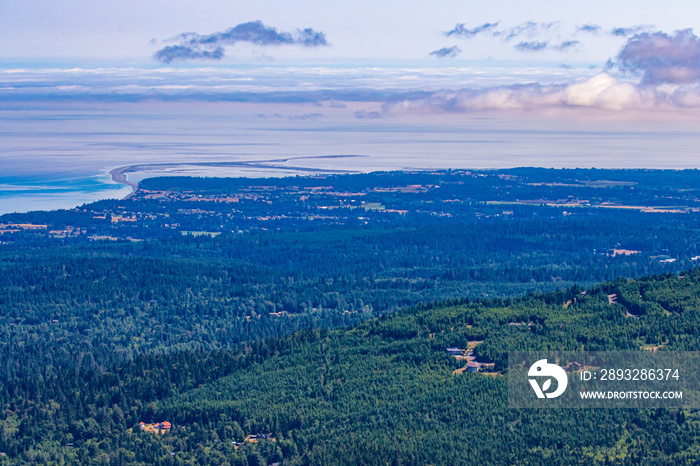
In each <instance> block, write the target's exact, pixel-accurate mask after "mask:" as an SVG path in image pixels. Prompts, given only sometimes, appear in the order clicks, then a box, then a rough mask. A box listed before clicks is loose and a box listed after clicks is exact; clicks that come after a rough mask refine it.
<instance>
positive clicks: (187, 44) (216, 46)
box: [153, 21, 328, 63]
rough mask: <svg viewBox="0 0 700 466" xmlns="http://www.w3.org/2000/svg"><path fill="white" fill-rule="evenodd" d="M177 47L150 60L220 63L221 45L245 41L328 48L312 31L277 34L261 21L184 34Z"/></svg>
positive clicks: (157, 54)
mask: <svg viewBox="0 0 700 466" xmlns="http://www.w3.org/2000/svg"><path fill="white" fill-rule="evenodd" d="M174 40H175V41H177V42H178V43H177V44H176V45H168V46H166V47H163V48H162V49H160V50H158V51H157V52H156V53H155V54H154V55H153V57H154V58H155V59H156V60H157V61H159V62H161V63H170V62H172V61H175V60H189V59H208V60H220V59H221V58H223V56H224V46H225V45H234V44H236V43H238V42H247V43H250V44H255V45H260V46H271V45H273V46H274V45H298V46H302V47H319V46H327V45H328V42H327V40H326V35H325V34H324V33H322V32H318V31H315V30H313V29H311V28H306V29H299V30H297V31H296V32H295V33H291V32H284V31H279V30H277V29H275V28H273V27H270V26H266V25H265V24H263V23H262V21H251V22H248V23H241V24H239V25H237V26H234V27H232V28H229V29H227V30H226V31H223V32H215V33H212V34H205V35H202V34H197V33H194V32H187V33H184V34H180V35H178V36H176V37H175V39H174Z"/></svg>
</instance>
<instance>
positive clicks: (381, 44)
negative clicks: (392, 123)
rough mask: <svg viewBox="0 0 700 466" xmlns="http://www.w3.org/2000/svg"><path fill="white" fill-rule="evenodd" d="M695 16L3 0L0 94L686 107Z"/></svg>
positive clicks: (570, 109) (474, 107)
mask: <svg viewBox="0 0 700 466" xmlns="http://www.w3.org/2000/svg"><path fill="white" fill-rule="evenodd" d="M697 21H700V4H698V3H697V2H692V1H688V0H685V1H669V2H658V1H644V0H642V1H639V0H637V1H616V2H614V3H613V2H609V1H600V0H591V1H586V2H573V1H561V0H556V1H554V0H533V1H522V0H520V1H518V0H503V1H496V2H494V1H479V0H445V1H440V2H426V1H415V0H381V1H359V2H348V1H343V2H340V1H316V0H313V1H299V0H296V1H295V0H292V1H284V2H282V1H273V0H267V1H266V0H263V1H236V2H233V1H224V0H204V1H197V2H190V1H182V0H174V1H162V0H155V1H148V2H143V1H136V0H123V1H119V2H116V1H113V0H90V1H86V0H71V1H65V0H53V1H47V0H35V1H26V0H24V1H21V0H3V1H2V2H0V97H4V98H5V99H3V100H6V101H10V102H15V101H23V102H24V101H32V100H34V101H41V102H43V101H47V100H48V101H51V100H54V101H55V100H60V101H65V100H76V101H86V100H97V101H99V100H102V101H104V100H118V101H133V100H143V99H156V100H158V99H161V100H168V99H170V100H173V99H175V100H182V99H193V100H198V99H200V100H205V101H212V100H223V101H243V100H245V101H264V102H280V103H290V102H308V101H318V102H328V101H337V102H338V104H337V105H340V103H343V102H351V103H357V102H360V103H363V104H364V105H359V106H358V105H354V104H353V105H351V106H352V107H353V111H352V112H351V113H352V115H353V116H355V117H356V118H359V119H363V118H380V117H391V116H396V115H403V114H420V115H431V114H450V113H479V112H499V111H505V112H513V111H527V112H533V111H534V112H536V113H537V114H538V115H545V116H547V115H550V116H552V117H555V118H558V117H559V116H560V115H561V114H562V113H564V114H568V115H570V116H571V117H574V118H575V117H576V115H577V114H580V115H583V116H584V117H585V118H591V117H590V115H589V113H586V112H587V111H589V110H591V109H593V110H596V111H597V110H602V113H607V114H608V115H613V116H616V117H620V116H627V117H639V113H640V111H643V112H644V113H645V114H649V113H653V115H652V116H651V118H654V117H658V118H660V119H664V120H667V119H669V118H670V119H675V118H693V119H694V118H695V117H696V114H697V112H696V109H697V108H698V107H700V91H698V83H700V39H698V37H697V36H696V35H695V33H694V32H693V28H694V27H695V26H696V24H695V22H697ZM356 107H357V108H358V109H355V108H356ZM360 107H361V108H360ZM646 117H650V115H646ZM596 118H597V116H596Z"/></svg>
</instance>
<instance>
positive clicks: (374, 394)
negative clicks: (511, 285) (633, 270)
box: [0, 270, 700, 464]
mask: <svg viewBox="0 0 700 466" xmlns="http://www.w3.org/2000/svg"><path fill="white" fill-rule="evenodd" d="M583 291H584V290H582V289H581V288H571V289H569V290H566V291H560V292H554V293H549V294H545V295H534V296H525V297H520V298H512V299H503V300H501V299H498V300H495V301H476V302H462V303H453V304H446V305H439V306H418V307H414V308H411V309H407V310H403V311H399V312H397V313H394V314H391V315H389V316H385V317H381V318H379V319H373V320H370V321H367V322H364V323H362V324H359V325H357V326H356V327H353V328H348V329H339V330H320V329H315V330H305V331H301V332H299V333H296V334H293V335H290V336H286V337H283V338H281V339H271V340H266V341H261V342H257V343H253V344H246V345H243V346H238V347H236V348H232V349H228V350H221V351H214V352H201V351H185V352H178V353H174V354H169V355H151V356H143V357H138V358H136V359H135V360H134V361H132V362H129V363H122V364H118V365H116V366H114V367H113V368H110V369H106V370H98V369H96V368H89V367H81V368H79V369H76V370H71V371H68V372H64V373H63V374H61V375H60V376H46V377H30V378H20V379H14V380H12V381H7V382H6V383H5V384H4V385H3V391H2V398H1V400H2V403H3V405H4V411H3V424H2V434H1V436H0V446H1V447H0V448H1V449H2V451H4V452H5V453H6V456H5V457H4V461H7V462H13V463H20V462H29V461H33V462H45V461H59V460H60V461H62V460H66V461H69V462H73V463H82V464H85V463H86V462H88V461H91V460H95V461H98V462H102V463H114V464H126V463H129V464H153V463H155V464H185V463H188V462H190V461H195V462H198V463H199V464H265V463H273V462H286V463H288V464H380V463H381V464H413V463H429V464H474V463H477V464H542V463H545V462H546V463H547V464H579V463H585V464H610V463H620V464H627V463H649V464H694V463H696V462H697V461H698V460H700V433H699V432H700V430H699V429H698V428H699V427H700V418H699V416H698V413H697V412H696V411H694V410H693V411H689V410H685V411H684V410H669V409H648V410H634V409H619V410H604V409H601V410H564V411H561V410H526V409H522V410H517V409H511V408H509V407H508V404H507V403H508V402H507V378H508V374H507V372H506V371H505V369H506V368H505V366H504V364H505V360H506V357H507V352H508V351H510V350H538V349H542V350H545V349H557V350H578V349H585V350H614V349H628V350H629V349H632V350H640V351H641V350H642V348H645V347H649V346H654V347H658V350H660V351H666V350H671V351H673V350H698V349H699V348H700V338H699V336H700V330H698V329H700V326H699V325H698V323H699V321H700V271H698V270H695V271H690V272H687V273H683V274H681V276H676V275H670V274H669V275H662V276H656V277H651V278H645V279H639V280H633V281H632V280H626V279H620V280H617V281H615V282H609V283H605V284H602V285H599V286H595V287H593V288H591V289H589V290H587V291H586V293H583ZM610 294H616V295H617V296H619V297H620V300H619V301H618V302H613V303H612V304H611V303H610V300H609V295H610ZM632 313H636V314H635V315H636V316H637V317H638V318H635V317H631V316H630V315H629V314H632ZM512 323H521V324H524V325H509V324H512ZM527 324H530V325H527ZM479 341H481V343H477V344H475V346H474V348H475V354H476V355H477V358H478V359H479V360H482V361H485V362H486V361H494V362H495V367H494V370H495V372H494V373H488V372H487V373H475V374H473V373H467V372H465V373H455V371H456V370H457V369H459V368H460V367H462V366H463V365H464V362H463V361H457V360H456V359H455V358H454V357H451V356H448V355H447V354H446V353H445V348H446V347H453V346H456V347H466V346H467V345H468V344H469V342H479ZM160 421H168V422H171V423H172V424H173V426H174V427H173V428H172V429H169V430H168V431H167V432H165V433H163V434H158V433H150V432H147V431H143V430H141V429H140V428H139V426H138V423H139V422H145V423H152V422H160ZM259 433H265V434H267V433H270V434H271V437H272V438H271V439H264V440H259V441H257V442H255V443H253V442H250V441H248V442H243V440H244V438H245V437H247V436H249V435H251V434H259ZM234 442H237V443H238V444H240V445H238V444H234Z"/></svg>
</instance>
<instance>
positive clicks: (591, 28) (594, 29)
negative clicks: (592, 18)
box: [576, 23, 601, 34]
mask: <svg viewBox="0 0 700 466" xmlns="http://www.w3.org/2000/svg"><path fill="white" fill-rule="evenodd" d="M600 30H601V27H600V26H599V25H597V24H591V23H588V24H584V25H582V26H579V27H577V28H576V32H587V33H589V34H598V33H599V32H600Z"/></svg>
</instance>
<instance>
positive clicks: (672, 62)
mask: <svg viewBox="0 0 700 466" xmlns="http://www.w3.org/2000/svg"><path fill="white" fill-rule="evenodd" d="M617 61H618V66H619V67H620V69H622V70H623V71H629V72H632V73H635V74H640V75H642V76H643V79H642V83H643V84H663V83H674V84H681V83H695V82H700V38H698V36H696V35H695V34H694V33H693V30H692V29H685V30H682V31H676V32H674V33H673V35H669V34H666V33H664V32H661V31H658V32H651V33H650V32H645V33H642V34H636V35H635V36H633V37H631V38H630V39H629V40H628V41H627V43H626V44H625V45H624V47H623V48H622V50H621V51H620V53H619V54H618V56H617Z"/></svg>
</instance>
